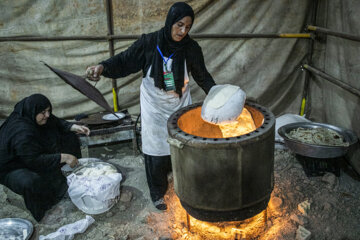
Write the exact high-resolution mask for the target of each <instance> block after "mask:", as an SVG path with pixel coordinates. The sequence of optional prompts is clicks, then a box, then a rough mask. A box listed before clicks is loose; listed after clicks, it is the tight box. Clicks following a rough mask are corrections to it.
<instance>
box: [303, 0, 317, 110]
mask: <svg viewBox="0 0 360 240" xmlns="http://www.w3.org/2000/svg"><path fill="white" fill-rule="evenodd" d="M317 9H318V0H315V1H313V5H312V14H311V19H310V23H311V24H316V15H317ZM313 51H314V38H311V39H309V42H308V46H307V56H306V59H307V63H308V64H310V65H311V64H312V55H313ZM309 88H310V73H309V72H308V71H305V81H304V89H303V93H302V101H301V107H300V115H304V114H305V115H307V113H308V112H309V111H310V108H311V105H310V103H309Z"/></svg>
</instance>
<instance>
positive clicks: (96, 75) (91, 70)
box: [86, 64, 104, 82]
mask: <svg viewBox="0 0 360 240" xmlns="http://www.w3.org/2000/svg"><path fill="white" fill-rule="evenodd" d="M103 71H104V66H103V65H101V64H98V65H95V66H90V67H88V68H87V69H86V76H87V78H88V79H89V80H91V81H96V82H97V81H99V80H100V75H101V73H102V72H103Z"/></svg>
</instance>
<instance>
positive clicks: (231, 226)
mask: <svg viewBox="0 0 360 240" xmlns="http://www.w3.org/2000/svg"><path fill="white" fill-rule="evenodd" d="M165 201H166V203H167V205H168V210H167V211H166V213H165V214H164V213H159V214H156V213H155V214H153V215H152V216H150V217H149V223H150V224H155V225H156V228H157V230H158V231H159V232H162V231H165V232H169V229H171V237H172V238H173V239H181V240H190V239H191V240H203V239H206V240H225V239H235V240H240V239H241V240H243V239H254V238H256V237H258V236H260V235H261V234H262V233H263V232H264V231H265V229H266V219H267V210H264V211H262V212H261V213H259V214H257V215H255V216H254V217H252V218H249V219H246V220H244V221H238V222H215V223H210V222H204V221H200V220H197V219H195V218H193V217H191V216H190V215H187V213H186V211H185V209H184V208H183V207H182V206H181V204H180V201H179V199H178V197H177V196H176V194H175V192H174V189H173V188H169V193H168V194H167V195H166V196H165Z"/></svg>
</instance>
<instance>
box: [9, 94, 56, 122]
mask: <svg viewBox="0 0 360 240" xmlns="http://www.w3.org/2000/svg"><path fill="white" fill-rule="evenodd" d="M48 107H50V113H51V109H52V106H51V103H50V101H49V99H48V98H47V97H45V96H44V95H42V94H38V93H37V94H33V95H31V96H29V97H26V98H24V99H23V100H21V101H20V102H18V103H17V104H16V105H15V108H14V112H15V113H17V114H18V115H19V117H22V118H23V119H24V120H25V121H28V122H29V123H30V122H31V123H32V124H36V125H37V123H36V115H37V114H39V113H41V112H42V111H44V110H45V109H46V108H48ZM36 125H35V126H36ZM45 125H46V124H45Z"/></svg>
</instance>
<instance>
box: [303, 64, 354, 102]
mask: <svg viewBox="0 0 360 240" xmlns="http://www.w3.org/2000/svg"><path fill="white" fill-rule="evenodd" d="M303 68H305V69H306V70H308V71H310V72H312V73H314V74H316V75H318V76H320V77H322V78H324V79H326V80H328V81H329V82H331V83H333V84H335V85H337V86H339V87H341V88H342V89H345V90H347V91H348V92H350V93H352V94H354V95H356V96H357V97H360V90H358V89H356V88H354V87H352V86H350V85H348V84H346V83H344V82H343V81H341V80H339V79H337V78H334V77H333V76H330V75H329V74H327V73H325V72H323V71H321V70H320V69H317V68H314V67H312V66H309V65H308V64H304V65H303Z"/></svg>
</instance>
